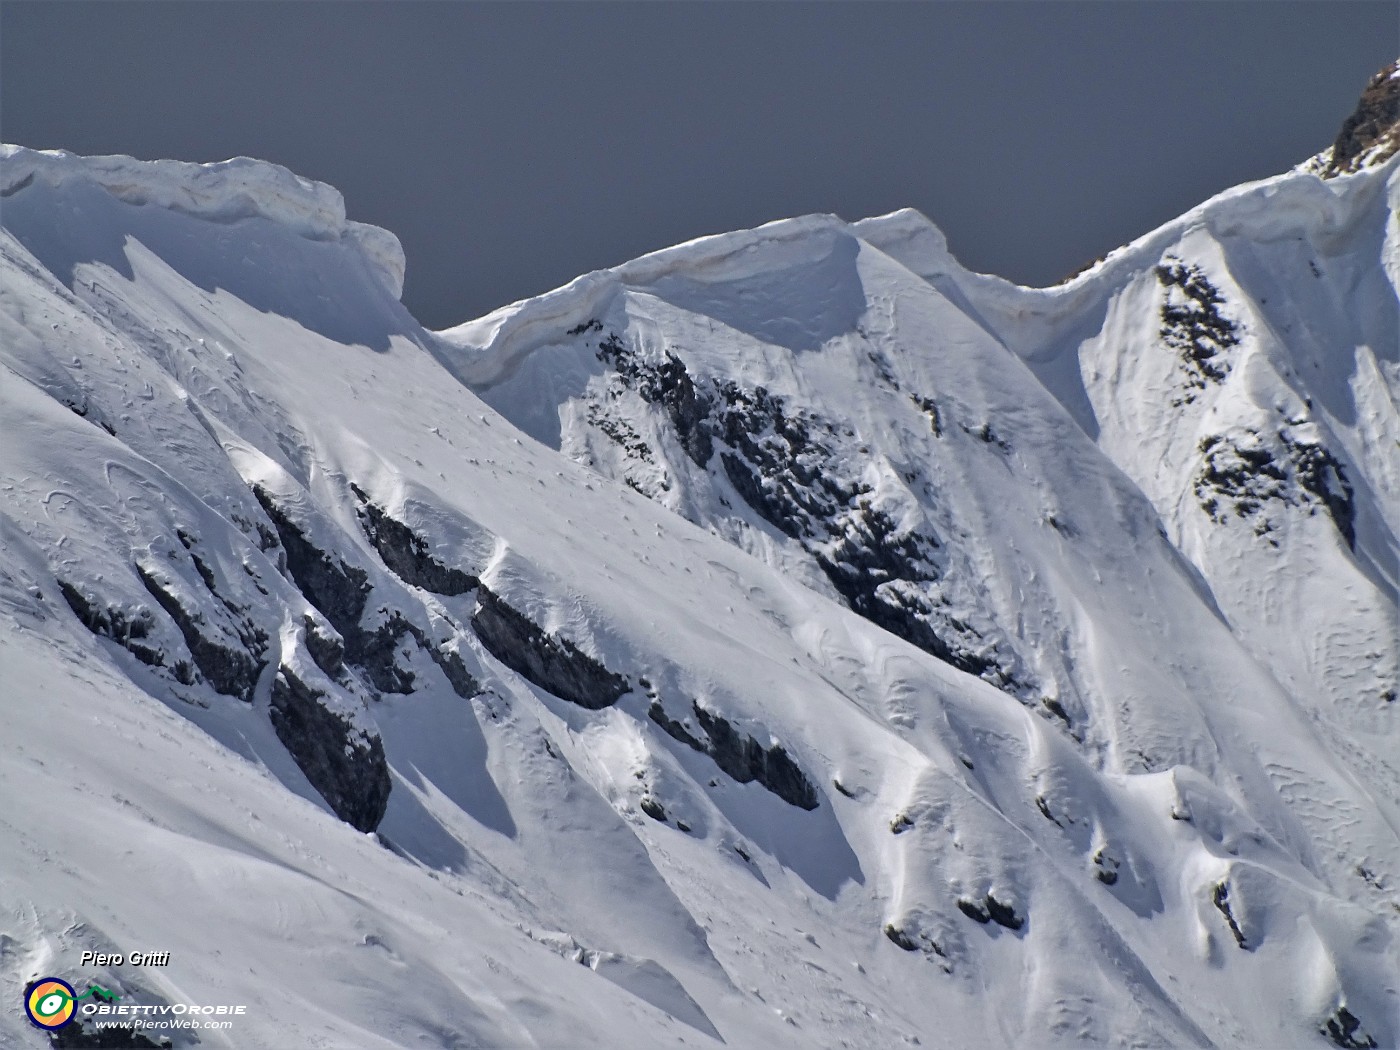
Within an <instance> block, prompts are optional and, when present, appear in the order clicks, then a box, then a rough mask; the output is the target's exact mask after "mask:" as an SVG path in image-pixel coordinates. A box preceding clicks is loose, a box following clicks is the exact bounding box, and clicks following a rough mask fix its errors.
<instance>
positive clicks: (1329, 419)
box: [0, 147, 1400, 1047]
mask: <svg viewBox="0 0 1400 1050" xmlns="http://www.w3.org/2000/svg"><path fill="white" fill-rule="evenodd" d="M0 160H2V161H3V167H0V193H2V194H3V195H4V196H3V202H2V203H0V225H3V228H4V229H3V233H0V257H3V259H2V261H0V273H3V278H2V279H0V301H2V302H3V310H0V324H3V326H4V327H3V330H0V354H3V357H4V363H5V367H6V368H7V370H8V372H7V375H6V378H5V381H4V383H3V384H0V398H3V399H4V406H3V408H2V409H0V413H3V418H4V420H5V429H6V436H7V441H6V443H5V447H4V449H3V452H0V474H3V477H0V491H3V492H4V497H5V498H4V513H5V528H4V531H3V535H2V536H0V543H3V546H4V552H3V557H0V615H3V617H4V619H5V630H4V631H3V633H2V634H0V638H3V643H2V644H3V646H4V649H3V657H0V660H3V663H2V664H0V669H2V670H3V677H4V681H5V689H4V703H5V713H4V723H3V724H4V725H5V727H6V743H5V745H4V747H3V749H0V795H3V797H4V798H5V799H6V800H10V801H11V804H10V805H8V806H7V807H6V811H5V813H4V815H3V817H0V825H3V827H2V828H0V834H2V835H3V839H4V856H5V857H6V858H7V861H6V863H5V864H4V865H3V866H0V887H2V889H0V901H3V902H5V903H4V905H3V908H4V910H3V913H0V914H3V918H0V932H3V935H4V940H3V942H0V943H2V944H3V951H0V973H2V974H3V981H4V983H5V992H4V993H3V994H5V995H7V996H10V997H11V1001H13V1000H14V998H16V997H18V996H19V994H20V992H21V990H22V989H23V987H24V985H25V983H26V982H27V981H29V980H32V979H34V978H36V977H38V976H41V975H43V974H47V973H56V974H59V975H63V974H68V975H72V976H78V977H81V978H82V979H84V980H94V981H100V982H102V983H104V984H105V985H107V986H108V987H113V988H115V989H116V990H117V991H118V992H120V993H121V994H122V995H124V996H126V997H128V999H129V1000H130V1001H135V1002H173V1001H181V1000H186V999H188V1000H190V1001H206V1000H207V1001H233V1002H247V1003H248V1004H249V1009H248V1013H247V1015H246V1017H245V1018H240V1019H239V1022H238V1025H239V1027H238V1028H237V1029H236V1030H234V1031H232V1032H229V1033H203V1034H202V1035H201V1038H202V1041H203V1043H204V1044H206V1045H215V1046H217V1045H228V1046H239V1047H243V1046H268V1047H275V1046H283V1045H289V1044H290V1043H296V1044H297V1045H303V1044H307V1043H313V1044H319V1045H327V1046H368V1045H399V1046H408V1045H427V1046H450V1045H489V1046H498V1045H499V1046H551V1047H552V1046H625V1045H636V1046H669V1045H679V1044H681V1043H685V1044H687V1045H718V1044H720V1043H723V1044H725V1045H731V1046H743V1047H750V1046H752V1047H767V1046H804V1047H806V1046H830V1047H837V1046H861V1047H886V1046H893V1045H905V1044H909V1045H916V1044H922V1045H968V1044H972V1043H978V1044H991V1045H1027V1044H1032V1045H1060V1044H1063V1043H1069V1042H1082V1041H1089V1042H1092V1043H1104V1044H1110V1045H1161V1044H1168V1045H1201V1046H1206V1045H1216V1044H1234V1045H1247V1046H1310V1045H1316V1046H1324V1045H1330V1044H1329V1038H1330V1041H1331V1043H1335V1044H1339V1045H1367V1042H1368V1041H1373V1042H1374V1043H1375V1044H1376V1045H1382V1046H1385V1045H1395V1043H1396V1042H1397V1041H1400V986H1397V982H1396V978H1395V975H1396V974H1397V973H1400V950H1398V949H1397V946H1396V940H1395V934H1396V931H1397V928H1398V927H1400V897H1397V890H1396V885H1397V882H1396V880H1397V879H1400V836H1397V827H1400V774H1398V773H1397V771H1396V767H1395V759H1394V756H1395V754H1396V753H1397V749H1396V744H1397V742H1400V734H1397V729H1396V720H1397V717H1400V716H1398V715H1397V713H1396V712H1397V704H1396V703H1395V702H1394V694H1393V693H1392V694H1391V697H1390V699H1387V698H1386V697H1385V695H1384V694H1385V690H1386V688H1387V686H1391V687H1393V685H1394V682H1395V678H1396V674H1395V660H1396V645H1395V622H1396V621H1395V617H1396V608H1395V599H1394V592H1395V580H1396V575H1397V574H1396V568H1395V552H1396V543H1395V536H1396V532H1397V522H1396V518H1395V508H1396V506H1397V501H1396V500H1395V498H1394V494H1395V486H1396V484H1397V478H1396V465H1397V462H1396V454H1395V447H1396V441H1397V438H1400V427H1398V426H1397V421H1396V415H1395V392H1396V382H1397V368H1396V357H1395V347H1396V339H1395V334H1396V302H1395V280H1396V276H1397V255H1396V251H1395V247H1394V243H1395V242H1394V237H1395V232H1394V226H1393V218H1391V216H1392V215H1393V213H1394V210H1395V203H1396V195H1397V192H1400V191H1397V188H1396V186H1397V184H1396V176H1395V171H1396V165H1395V163H1388V164H1385V165H1382V166H1378V167H1375V166H1373V167H1370V168H1366V169H1364V170H1362V171H1361V172H1359V173H1357V174H1354V175H1346V176H1342V177H1340V178H1338V179H1335V180H1331V181H1330V182H1323V181H1320V180H1318V179H1317V178H1316V177H1315V176H1313V175H1310V174H1306V173H1294V174H1290V175H1286V176H1281V177H1280V178H1279V179H1276V180H1270V181H1269V182H1266V183H1262V184H1256V185H1254V186H1251V187H1243V188H1241V189H1239V190H1237V191H1232V192H1231V193H1229V194H1226V195H1223V196H1222V197H1220V198H1217V199H1215V200H1213V201H1211V202H1208V203H1207V204H1206V205H1203V206H1202V208H1200V209H1198V210H1197V211H1196V212H1193V213H1191V215H1188V216H1186V217H1184V218H1183V219H1182V220H1179V221H1178V222H1177V223H1174V224H1171V225H1169V226H1168V227H1165V228H1164V229H1163V230H1160V231H1156V232H1154V233H1153V234H1150V235H1148V236H1147V237H1145V238H1143V239H1142V240H1140V241H1138V242H1136V243H1135V244H1133V245H1130V246H1129V247H1127V248H1125V249H1122V250H1120V252H1118V253H1115V254H1114V255H1113V256H1111V257H1110V258H1109V259H1108V260H1106V261H1105V262H1104V263H1102V264H1100V265H1099V266H1097V267H1095V268H1094V269H1092V270H1090V271H1088V272H1087V273H1085V274H1083V275H1081V276H1080V277H1078V278H1076V279H1075V280H1074V281H1072V282H1070V283H1068V284H1066V285H1063V286H1060V287H1058V288H1055V289H1048V290H1040V291H1037V290H1030V289H1020V288H1015V287H1013V286H1010V285H1007V284H1006V283H1005V282H1001V281H998V280H996V279H994V278H988V277H983V276H980V275H975V274H970V273H968V272H967V271H965V270H963V269H962V268H961V267H959V266H958V265H957V264H956V263H955V262H954V261H953V260H952V259H951V258H950V257H949V256H948V254H947V252H946V249H945V248H944V246H943V244H942V239H941V237H940V236H939V235H938V233H937V230H936V229H935V228H934V227H933V226H932V225H931V224H929V223H928V222H927V221H926V220H924V219H922V218H921V217H919V216H916V215H913V214H912V213H897V214H896V215H894V216H888V217H885V218H882V219H875V220H867V221H866V222H864V223H857V224H847V223H844V222H842V221H840V220H838V219H835V218H832V217H809V218H805V219H796V220H789V221H786V222H782V223H775V224H771V225H770V226H766V227H763V228H761V229H759V230H756V231H750V232H746V233H736V234H729V235H725V236H722V237H717V238H707V239H705V240H702V241H698V242H694V243H692V244H688V245H682V246H679V247H677V248H674V249H669V250H667V251H665V252H660V253H657V254H655V255H652V256H648V257H646V258H644V259H641V260H637V261H635V262H633V263H629V264H627V265H625V266H623V267H619V268H617V269H615V270H612V271H604V272H601V273H598V274H591V275H588V276H586V277H583V278H580V279H579V280H578V281H575V282H574V283H573V284H571V285H569V286H568V287H566V288H564V289H561V290H560V291H558V292H556V293H551V294H550V295H547V296H544V297H542V298H541V299H538V300H532V301H528V302H524V303H518V304H514V305H513V306H511V307H507V308H505V309H503V310H501V311H498V312H497V313H496V314H493V315H491V316H489V317H487V318H484V319H482V320H481V321H477V322H473V323H471V324H468V325H464V326H462V327H461V328H459V329H454V330H452V331H450V332H445V333H437V334H434V333H428V332H425V331H423V330H422V329H421V327H420V326H418V325H417V323H416V322H414V321H413V319H412V318H411V317H410V316H409V315H408V314H407V312H406V311H405V310H404V309H403V307H402V306H401V305H400V304H399V303H398V301H397V298H396V297H397V293H398V289H399V287H400V284H401V278H402V256H401V255H400V254H399V253H398V251H397V246H396V244H395V243H394V242H393V240H392V238H391V237H390V236H389V235H387V234H384V233H383V232H382V231H374V230H371V229H369V228H365V227H360V226H357V225H356V224H353V223H347V222H346V221H345V219H344V208H343V204H342V203H341V202H340V199H339V197H338V195H337V194H335V192H334V191H333V190H330V189H329V188H328V187H325V186H321V185H318V184H314V183H309V182H307V181H305V180H301V179H298V178H296V177H295V176H292V175H291V174H290V173H288V172H286V171H284V170H282V169H279V168H276V167H274V166H272V165H267V164H263V163H260V162H255V161H247V160H238V161H231V162H227V163H226V164H223V165H206V166H198V165H173V164H170V163H167V162H162V163H160V164H144V163H140V162H135V161H131V160H128V159H124V158H78V157H73V156H69V155H66V154H41V153H35V152H33V151H28V150H23V149H20V148H17V147H7V148H6V152H5V153H4V154H3V157H0ZM1310 262H1311V263H1312V264H1313V268H1316V270H1317V271H1318V272H1319V274H1320V276H1313V273H1312V268H1310V267H1309V266H1308V264H1309V263H1310ZM1309 282H1312V283H1309ZM1207 351H1209V352H1207ZM1216 373H1220V374H1219V375H1217V374H1216ZM1212 439H1213V440H1212ZM1265 454H1267V457H1266V456H1265ZM85 948H93V949H106V950H133V949H136V948H142V949H146V948H152V949H157V950H169V951H170V952H171V962H170V965H169V966H168V967H166V968H163V969H151V968H147V969H140V970H132V969H131V968H123V969H120V970H117V969H111V970H108V971H98V970H94V969H92V968H84V969H81V970H80V969H79V968H78V966H77V956H78V954H79V953H80V952H81V951H82V950H83V949H85ZM185 1038H188V1037H187V1036H186V1037H185ZM221 1040H222V1041H221ZM376 1040H377V1041H378V1043H376ZM0 1041H3V1042H7V1043H9V1042H13V1043H14V1044H16V1045H36V1046H37V1045H42V1044H43V1040H42V1038H41V1037H40V1036H39V1034H38V1033H36V1032H35V1031H34V1030H32V1029H31V1028H29V1026H28V1025H27V1022H26V1021H25V1019H24V1018H23V1016H22V1015H21V1014H19V1013H18V1012H15V1011H10V1012H6V1013H4V1014H3V1015H0Z"/></svg>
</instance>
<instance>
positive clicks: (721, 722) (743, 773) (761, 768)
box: [647, 702, 818, 810]
mask: <svg viewBox="0 0 1400 1050" xmlns="http://www.w3.org/2000/svg"><path fill="white" fill-rule="evenodd" d="M692 709H693V710H694V711H695V717H696V718H697V719H698V720H699V722H700V727H701V729H703V730H704V732H705V736H706V738H707V739H706V740H701V739H700V738H699V737H697V736H695V735H694V734H693V733H691V732H690V731H689V730H688V729H686V727H685V726H684V725H683V724H682V723H681V722H678V721H677V720H676V719H674V718H671V717H670V716H669V715H668V714H666V709H665V708H663V707H662V706H661V704H659V703H656V702H653V703H652V705H651V707H650V709H649V710H648V712H647V714H648V716H649V717H650V718H651V720H652V721H653V722H655V723H656V724H657V725H659V726H660V727H661V728H662V729H664V730H665V731H666V733H667V735H669V736H670V737H672V738H673V739H675V740H679V741H680V742H681V743H683V744H685V745H686V746H687V747H690V748H692V749H693V750H695V751H699V752H701V753H703V754H706V755H709V756H710V757H711V758H712V759H714V760H715V765H717V766H719V768H720V769H722V770H724V772H725V773H727V774H728V775H729V776H730V777H732V778H733V779H734V780H737V781H738V782H739V783H740V784H748V783H750V782H753V781H757V782H758V783H759V784H761V785H762V786H763V787H765V788H767V789H768V790H769V791H771V792H772V793H773V794H775V795H777V796H778V797H779V798H780V799H782V800H783V801H784V802H787V803H789V804H790V805H793V806H797V807H798V808H799V809H808V810H811V809H816V808H817V802H818V798H817V789H816V788H815V787H813V786H812V781H811V780H810V779H808V777H807V775H806V774H805V773H803V772H802V769H801V767H800V766H798V764H797V763H796V762H794V761H793V760H792V756H791V755H789V754H788V753H787V751H786V750H785V749H784V748H783V746H782V745H781V744H773V745H771V746H770V747H767V748H765V747H764V746H763V745H762V744H760V743H759V742H758V741H757V740H755V739H754V738H753V737H751V736H749V735H747V734H746V733H741V732H740V731H739V730H737V729H735V728H734V726H733V725H732V724H730V722H729V721H727V720H726V719H724V718H722V717H720V716H719V715H717V714H713V713H712V712H710V711H706V710H705V709H704V708H703V707H701V706H700V705H699V704H693V705H692Z"/></svg>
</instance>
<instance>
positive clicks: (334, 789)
mask: <svg viewBox="0 0 1400 1050" xmlns="http://www.w3.org/2000/svg"><path fill="white" fill-rule="evenodd" d="M325 699H326V694H325V693H323V692H321V691H320V690H318V689H314V688H312V687H311V686H309V685H307V684H306V683H305V682H303V681H302V680H301V679H300V678H298V677H297V675H296V673H295V672H294V671H292V669H291V668H289V667H287V666H285V665H283V666H281V667H279V668H278V669H277V676H276V677H275V678H274V679H273V682H272V710H271V717H272V728H273V729H274V730H276V732H277V739H279V740H281V741H282V745H283V746H284V747H285V748H286V749H287V751H288V753H290V754H291V756H292V758H294V759H295V760H296V763H297V765H298V766H299V767H300V768H301V771H302V772H303V773H305V774H306V779H307V780H309V781H310V782H311V786H312V787H314V788H315V789H316V790H317V791H318V792H320V795H321V797H322V798H323V799H325V800H326V805H328V806H330V807H331V810H332V812H334V813H335V815H336V816H338V817H339V818H340V819H341V820H343V821H345V823H347V824H349V825H350V826H351V827H354V828H356V829H358V830H360V831H373V830H374V829H375V828H377V827H378V826H379V822H380V820H382V819H383V817H384V810H385V808H386V807H387V806H388V804H389V789H390V786H391V781H390V778H389V766H388V763H387V762H386V761H385V758H384V745H383V744H382V743H380V740H379V737H378V735H377V734H372V733H367V732H365V731H364V730H362V729H360V728H358V727H357V726H356V725H355V724H354V723H353V722H352V721H351V720H350V719H348V718H346V717H345V716H344V715H341V714H338V713H336V712H335V711H332V710H331V709H330V708H329V707H328V706H326V704H325V703H324V702H323V701H324V700H325Z"/></svg>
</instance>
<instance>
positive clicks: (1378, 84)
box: [1313, 60, 1400, 179]
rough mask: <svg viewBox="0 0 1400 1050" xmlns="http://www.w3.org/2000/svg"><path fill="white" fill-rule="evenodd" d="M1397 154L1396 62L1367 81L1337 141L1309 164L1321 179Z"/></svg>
mask: <svg viewBox="0 0 1400 1050" xmlns="http://www.w3.org/2000/svg"><path fill="white" fill-rule="evenodd" d="M1397 152H1400V60H1397V61H1395V62H1392V63H1391V64H1390V65H1388V66H1386V67H1385V68H1384V69H1382V70H1381V71H1380V72H1379V73H1377V74H1376V75H1375V76H1373V77H1372V78H1371V81H1370V83H1368V84H1367V85H1366V87H1365V89H1364V90H1363V91H1362V92H1361V98H1360V100H1359V101H1358V102H1357V104H1356V109H1355V110H1354V111H1353V112H1352V114H1351V116H1349V117H1347V119H1346V120H1344V121H1343V122H1342V129H1341V131H1339V132H1338V133H1337V140H1336V141H1335V142H1333V143H1332V146H1331V148H1330V149H1328V150H1326V151H1324V152H1323V153H1322V154H1321V155H1320V156H1319V157H1317V158H1316V160H1315V161H1314V162H1313V170H1315V171H1316V172H1317V174H1318V175H1321V176H1322V177H1323V178H1324V179H1331V178H1335V177H1336V176H1338V175H1346V174H1349V173H1350V172H1354V171H1360V170H1361V169H1362V168H1365V167H1370V166H1373V165H1376V164H1384V163H1385V162H1386V161H1387V160H1389V159H1390V158H1391V157H1392V156H1394V155H1395V154H1396V153H1397Z"/></svg>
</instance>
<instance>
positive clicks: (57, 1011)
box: [24, 977, 77, 1031]
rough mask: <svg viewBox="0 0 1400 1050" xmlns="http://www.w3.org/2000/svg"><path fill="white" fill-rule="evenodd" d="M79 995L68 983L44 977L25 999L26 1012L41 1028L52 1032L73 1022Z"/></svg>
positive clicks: (35, 984)
mask: <svg viewBox="0 0 1400 1050" xmlns="http://www.w3.org/2000/svg"><path fill="white" fill-rule="evenodd" d="M76 998H77V993H76V992H75V991H73V986H72V985H71V984H69V983H68V982H67V981H60V980H59V979H58V978H57V977H42V978H40V979H39V980H38V981H36V982H35V983H34V985H33V986H32V987H30V989H29V994H28V995H26V996H25V999H24V1012H25V1013H27V1014H28V1015H29V1019H30V1020H31V1021H33V1022H34V1023H35V1024H36V1025H38V1026H39V1027H40V1028H46V1029H49V1030H50V1031H52V1030H53V1029H55V1028H62V1027H63V1026H64V1025H66V1024H68V1022H70V1021H72V1020H73V1013H74V1010H75V1009H76V1004H75V1003H74V1001H73V1000H74V999H76Z"/></svg>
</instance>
